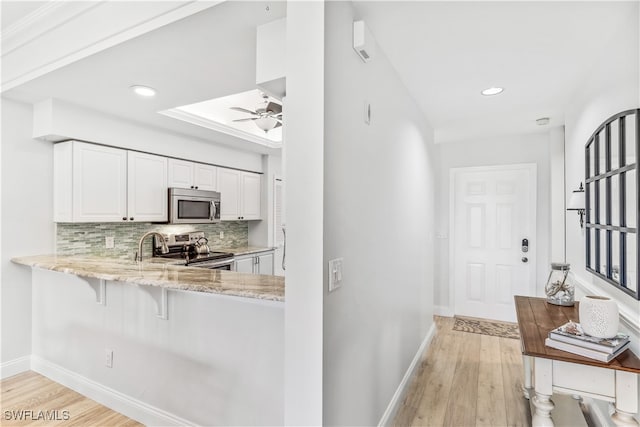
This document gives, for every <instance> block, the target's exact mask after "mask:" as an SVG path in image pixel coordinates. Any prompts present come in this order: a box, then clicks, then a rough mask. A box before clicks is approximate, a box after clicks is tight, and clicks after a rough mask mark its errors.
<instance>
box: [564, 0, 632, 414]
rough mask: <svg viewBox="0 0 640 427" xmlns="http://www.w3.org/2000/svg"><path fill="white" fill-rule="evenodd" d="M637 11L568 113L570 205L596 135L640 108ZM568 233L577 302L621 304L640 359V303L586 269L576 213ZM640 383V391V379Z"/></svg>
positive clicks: (625, 325)
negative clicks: (604, 299)
mask: <svg viewBox="0 0 640 427" xmlns="http://www.w3.org/2000/svg"><path fill="white" fill-rule="evenodd" d="M635 8H636V12H635V13H632V14H630V15H629V16H628V19H627V20H626V21H625V22H620V27H619V28H620V29H619V32H618V34H617V35H616V36H615V37H614V38H613V39H612V40H610V41H609V44H608V46H607V48H606V50H605V51H604V52H598V53H597V60H598V61H597V64H596V66H595V67H594V69H593V70H591V73H590V75H589V78H588V79H587V80H586V81H585V82H583V84H582V85H581V86H580V89H579V91H578V92H576V96H575V98H574V102H573V103H572V105H570V106H569V108H568V110H567V113H566V120H565V123H566V125H565V127H566V131H565V132H566V136H565V144H566V145H565V153H566V189H565V192H566V194H567V199H566V202H568V196H569V195H570V194H571V191H572V190H575V189H576V188H577V186H578V185H579V183H580V182H581V181H582V182H584V179H585V170H584V147H585V144H586V142H587V139H588V138H589V137H590V136H591V134H592V133H593V131H595V129H596V128H597V127H598V126H599V125H600V124H601V123H602V122H604V121H605V120H606V119H608V118H609V117H611V116H612V115H614V114H616V113H619V112H621V111H624V110H627V109H631V108H640V30H639V26H640V10H639V9H640V3H638V2H635ZM612 64H615V66H612ZM566 230H567V240H566V252H567V261H568V262H569V263H571V272H572V276H573V278H574V280H575V281H576V283H577V284H578V287H577V289H576V298H577V299H579V298H581V297H582V296H584V295H585V294H589V295H593V294H596V295H606V296H609V297H612V298H614V299H616V301H617V303H618V307H619V308H620V312H621V315H622V316H621V329H622V330H623V331H625V332H627V333H629V334H630V335H631V349H632V350H633V352H634V353H635V354H636V355H640V302H638V301H636V300H635V299H633V298H632V297H630V296H628V295H626V294H624V293H623V292H621V291H618V290H617V289H615V288H613V287H612V286H611V285H609V284H607V283H606V282H604V281H602V280H600V279H598V278H596V277H595V276H593V275H592V274H590V273H588V272H587V271H586V270H585V260H584V257H585V247H584V245H585V237H584V230H583V229H580V226H579V223H578V218H577V216H576V215H575V214H572V213H569V214H568V215H567V219H566ZM638 384H639V386H640V379H638ZM638 407H640V398H639V401H638ZM603 411H606V408H603ZM636 419H638V420H640V416H638V415H636Z"/></svg>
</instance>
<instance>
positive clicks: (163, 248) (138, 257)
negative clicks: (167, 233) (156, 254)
mask: <svg viewBox="0 0 640 427" xmlns="http://www.w3.org/2000/svg"><path fill="white" fill-rule="evenodd" d="M148 236H158V237H159V240H160V244H161V246H160V252H161V253H163V254H168V253H169V247H168V246H167V241H166V240H165V239H164V236H163V235H162V234H160V233H158V232H157V231H149V232H148V233H144V234H143V235H142V237H141V238H140V241H139V242H138V252H136V256H135V258H134V259H135V260H136V261H142V242H144V239H146V238H147V237H148Z"/></svg>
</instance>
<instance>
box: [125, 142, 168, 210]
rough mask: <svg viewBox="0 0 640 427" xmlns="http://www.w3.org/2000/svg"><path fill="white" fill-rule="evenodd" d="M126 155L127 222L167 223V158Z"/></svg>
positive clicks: (150, 155) (148, 155)
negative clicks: (127, 173) (127, 174)
mask: <svg viewBox="0 0 640 427" xmlns="http://www.w3.org/2000/svg"><path fill="white" fill-rule="evenodd" d="M128 154H129V158H128V170H129V179H128V181H129V185H128V187H129V188H128V202H129V203H128V217H129V221H136V222H141V221H146V222H164V221H167V219H168V214H167V209H168V200H167V198H168V191H167V158H166V157H162V156H155V155H152V154H145V153H138V152H135V151H129V152H128Z"/></svg>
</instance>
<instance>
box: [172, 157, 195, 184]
mask: <svg viewBox="0 0 640 427" xmlns="http://www.w3.org/2000/svg"><path fill="white" fill-rule="evenodd" d="M168 169H169V178H168V179H169V187H177V188H193V163H192V162H187V161H185V160H178V159H168Z"/></svg>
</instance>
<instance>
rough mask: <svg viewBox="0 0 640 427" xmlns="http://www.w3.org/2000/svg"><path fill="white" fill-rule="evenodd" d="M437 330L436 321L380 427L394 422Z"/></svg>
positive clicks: (414, 358) (379, 423) (381, 420)
mask: <svg viewBox="0 0 640 427" xmlns="http://www.w3.org/2000/svg"><path fill="white" fill-rule="evenodd" d="M435 332H436V324H435V322H434V323H433V324H431V328H429V331H428V332H427V335H426V336H425V337H424V340H422V344H420V348H418V352H417V353H416V355H415V356H414V357H413V360H412V361H411V364H410V365H409V368H408V369H407V372H405V374H404V377H403V378H402V381H400V385H398V388H397V389H396V392H395V393H394V394H393V397H392V398H391V401H390V402H389V405H388V406H387V409H386V410H385V411H384V414H382V418H380V422H378V426H379V427H382V426H385V427H386V426H390V425H391V424H392V423H393V419H394V418H395V416H396V413H397V412H398V407H399V406H400V403H402V399H403V398H404V395H405V393H406V391H407V387H408V386H409V384H410V381H411V379H412V378H413V376H414V373H415V370H416V368H417V367H418V364H419V363H420V359H422V355H423V354H424V352H425V351H426V350H427V347H429V344H430V343H431V340H432V339H433V335H434V334H435Z"/></svg>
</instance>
